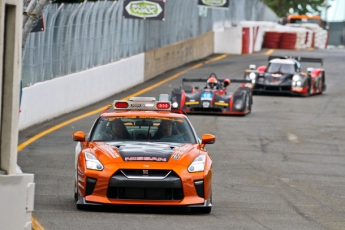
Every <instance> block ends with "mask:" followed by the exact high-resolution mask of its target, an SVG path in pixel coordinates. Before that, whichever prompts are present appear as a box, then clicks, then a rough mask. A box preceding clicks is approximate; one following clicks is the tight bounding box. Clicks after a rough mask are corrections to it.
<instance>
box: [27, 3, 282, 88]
mask: <svg viewBox="0 0 345 230" xmlns="http://www.w3.org/2000/svg"><path fill="white" fill-rule="evenodd" d="M33 1H34V0H33ZM197 3H198V0H166V16H165V21H153V20H133V19H123V18H122V10H123V9H122V7H123V5H122V4H123V1H114V2H113V1H98V2H87V1H85V2H84V3H81V4H50V5H48V6H47V7H45V9H44V11H43V16H44V22H45V31H43V32H36V33H30V35H29V36H28V38H27V40H26V44H25V49H24V51H23V62H22V81H23V87H25V86H30V85H32V84H35V83H37V82H42V81H47V80H50V79H53V78H57V77H60V76H64V75H68V74H71V73H75V72H79V71H82V70H87V69H89V68H93V67H97V66H101V65H105V64H108V63H112V62H115V61H117V60H120V59H123V58H126V57H130V56H133V55H136V54H139V53H143V52H146V51H149V50H152V49H156V48H159V47H163V46H167V45H169V44H173V43H176V42H179V41H182V40H186V39H190V38H195V37H197V36H199V35H201V34H204V33H206V32H208V31H211V30H213V29H214V28H215V27H222V26H236V25H237V24H238V23H239V22H240V21H242V20H251V21H278V18H277V16H276V15H275V13H273V11H272V10H270V9H269V8H268V7H267V6H266V5H264V4H263V3H262V2H261V1H260V0H231V1H230V6H229V9H228V10H223V9H214V8H208V10H207V15H206V16H203V17H201V16H199V7H198V6H197ZM27 5H28V1H27V0H25V6H27Z"/></svg>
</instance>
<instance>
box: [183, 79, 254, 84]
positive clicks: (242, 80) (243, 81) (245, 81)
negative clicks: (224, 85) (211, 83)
mask: <svg viewBox="0 0 345 230" xmlns="http://www.w3.org/2000/svg"><path fill="white" fill-rule="evenodd" d="M207 79H208V78H182V83H183V82H203V83H205V84H206V82H207ZM217 80H218V81H219V82H223V81H224V80H225V79H217ZM229 80H230V82H231V83H252V80H246V79H229Z"/></svg>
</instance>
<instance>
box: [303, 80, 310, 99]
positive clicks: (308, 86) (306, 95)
mask: <svg viewBox="0 0 345 230" xmlns="http://www.w3.org/2000/svg"><path fill="white" fill-rule="evenodd" d="M307 84H308V85H307V93H306V94H305V95H304V96H305V97H309V96H310V89H311V87H310V86H311V80H309V79H307Z"/></svg>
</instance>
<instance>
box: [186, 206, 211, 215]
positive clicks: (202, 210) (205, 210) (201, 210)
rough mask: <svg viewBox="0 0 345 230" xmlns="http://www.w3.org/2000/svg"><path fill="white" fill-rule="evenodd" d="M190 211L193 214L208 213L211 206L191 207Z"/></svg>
mask: <svg viewBox="0 0 345 230" xmlns="http://www.w3.org/2000/svg"><path fill="white" fill-rule="evenodd" d="M191 211H192V213H195V214H210V213H211V211H212V207H200V208H192V209H191Z"/></svg>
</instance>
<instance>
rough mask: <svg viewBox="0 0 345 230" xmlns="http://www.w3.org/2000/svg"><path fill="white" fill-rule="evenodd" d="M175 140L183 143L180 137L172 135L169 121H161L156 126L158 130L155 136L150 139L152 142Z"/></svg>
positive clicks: (171, 125) (171, 124)
mask: <svg viewBox="0 0 345 230" xmlns="http://www.w3.org/2000/svg"><path fill="white" fill-rule="evenodd" d="M170 137H171V138H175V139H177V140H179V141H183V138H182V137H177V136H176V135H173V122H172V121H169V120H163V121H162V122H161V123H160V125H159V126H158V130H157V132H156V133H155V135H154V136H153V137H152V138H151V139H152V140H160V139H168V138H170Z"/></svg>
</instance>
